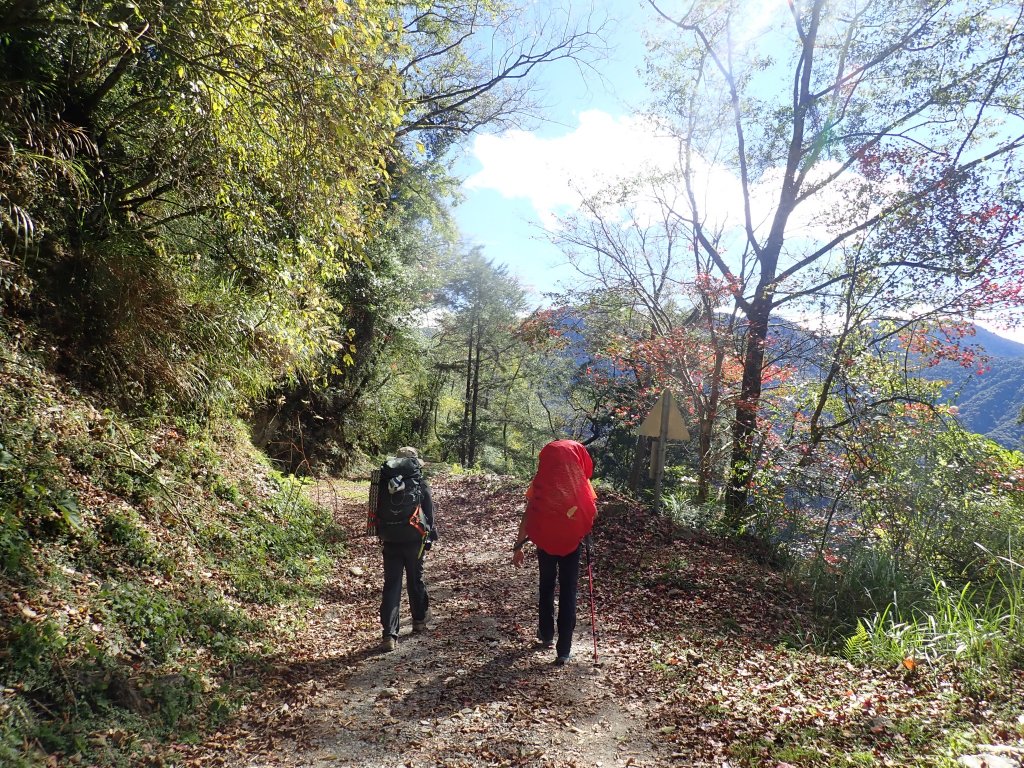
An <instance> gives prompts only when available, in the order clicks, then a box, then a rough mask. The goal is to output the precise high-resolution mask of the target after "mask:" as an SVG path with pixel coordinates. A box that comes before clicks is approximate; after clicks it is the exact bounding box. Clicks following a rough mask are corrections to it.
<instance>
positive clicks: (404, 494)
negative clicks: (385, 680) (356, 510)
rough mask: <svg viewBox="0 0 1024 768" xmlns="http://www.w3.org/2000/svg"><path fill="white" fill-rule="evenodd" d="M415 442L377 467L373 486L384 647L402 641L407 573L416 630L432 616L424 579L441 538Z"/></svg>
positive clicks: (373, 521)
mask: <svg viewBox="0 0 1024 768" xmlns="http://www.w3.org/2000/svg"><path fill="white" fill-rule="evenodd" d="M422 467H423V462H422V461H421V460H420V458H419V453H418V452H417V451H416V449H415V448H410V447H405V448H399V449H398V450H397V451H396V452H395V458H393V459H388V460H387V461H386V462H384V465H383V466H382V467H381V468H380V470H379V472H374V473H373V475H374V481H375V486H374V487H373V488H371V524H372V526H373V529H374V531H375V532H376V534H377V537H378V538H379V539H380V542H381V550H382V552H383V557H384V588H383V592H382V596H381V602H380V623H381V628H382V630H383V635H384V637H383V644H382V648H383V650H385V651H393V650H395V648H396V646H397V643H398V629H399V626H400V622H399V608H400V605H401V602H402V575H403V574H404V575H405V582H406V592H407V593H408V595H409V608H410V611H411V613H412V631H413V632H423V631H425V630H426V629H427V622H428V621H430V595H429V594H428V593H427V587H426V585H425V584H424V583H423V559H424V556H425V555H426V553H427V552H428V551H429V550H430V548H431V546H432V545H433V543H434V542H435V541H437V538H438V537H437V527H436V526H435V524H434V504H433V501H432V500H431V498H430V488H429V487H428V486H427V482H426V480H425V479H424V478H423V473H422V471H421V470H422Z"/></svg>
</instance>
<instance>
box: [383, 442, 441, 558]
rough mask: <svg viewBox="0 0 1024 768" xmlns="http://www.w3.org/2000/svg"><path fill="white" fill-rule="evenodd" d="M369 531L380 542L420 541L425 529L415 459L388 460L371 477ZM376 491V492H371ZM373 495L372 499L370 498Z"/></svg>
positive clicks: (424, 536) (425, 522)
mask: <svg viewBox="0 0 1024 768" xmlns="http://www.w3.org/2000/svg"><path fill="white" fill-rule="evenodd" d="M374 475H376V476H377V477H376V482H375V483H373V487H371V489H370V499H371V513H372V515H373V528H374V531H375V532H376V534H377V536H378V537H380V540H381V541H386V542H390V543H396V544H406V543H412V542H416V541H422V540H423V539H424V538H426V536H427V533H429V529H428V527H427V520H426V517H425V515H424V514H423V473H422V472H421V471H420V464H419V462H418V461H416V459H407V458H396V459H388V460H387V461H386V462H384V464H383V465H382V466H381V468H380V469H379V470H377V471H375V472H374V473H373V475H371V481H372V480H373V479H374V478H373V476H374ZM374 491H376V493H374ZM374 496H376V499H374Z"/></svg>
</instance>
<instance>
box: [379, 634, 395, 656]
mask: <svg viewBox="0 0 1024 768" xmlns="http://www.w3.org/2000/svg"><path fill="white" fill-rule="evenodd" d="M397 647H398V641H397V640H396V639H395V638H393V637H392V636H391V635H388V636H387V637H385V638H384V640H383V641H381V644H380V649H381V650H382V651H383V652H384V653H388V652H390V651H393V650H395V648H397Z"/></svg>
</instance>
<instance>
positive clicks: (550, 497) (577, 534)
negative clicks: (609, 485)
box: [512, 440, 597, 665]
mask: <svg viewBox="0 0 1024 768" xmlns="http://www.w3.org/2000/svg"><path fill="white" fill-rule="evenodd" d="M593 471H594V463H593V461H592V460H591V458H590V454H589V453H588V452H587V449H586V448H585V447H584V446H583V445H582V444H581V443H578V442H576V441H575V440H555V441H553V442H550V443H548V444H547V445H545V446H544V447H543V448H542V449H541V451H540V455H539V456H538V458H537V474H536V475H534V477H533V481H532V482H531V483H530V487H529V488H528V489H527V490H526V510H525V511H524V512H523V518H522V520H521V521H520V523H519V532H518V533H517V535H516V542H515V546H513V548H512V552H513V554H512V565H514V566H516V567H519V566H521V565H522V564H523V561H524V560H525V558H526V555H525V553H524V552H523V545H524V544H525V543H526V542H527V541H532V542H533V543H534V546H536V547H537V565H538V569H539V572H540V584H539V590H538V592H539V594H538V600H537V614H538V615H537V642H538V644H540V645H541V646H543V647H544V648H550V647H551V646H552V643H553V641H554V639H555V627H556V622H555V584H556V583H557V584H558V621H557V628H558V642H557V645H556V646H555V653H556V657H555V663H556V664H558V665H562V664H565V663H566V662H567V661H568V660H569V655H570V652H571V651H572V635H573V631H574V630H575V629H576V592H577V584H578V581H579V567H580V550H581V548H582V547H581V544H582V542H583V540H584V539H585V538H586V537H587V536H589V534H590V530H591V528H592V527H593V525H594V517H595V516H596V514H597V494H595V493H594V488H593V486H592V485H591V484H590V476H591V475H592V474H593Z"/></svg>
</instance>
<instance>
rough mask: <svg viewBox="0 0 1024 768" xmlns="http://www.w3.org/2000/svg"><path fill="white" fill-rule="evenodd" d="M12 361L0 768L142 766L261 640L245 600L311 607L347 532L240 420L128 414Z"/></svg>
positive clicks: (236, 696)
mask: <svg viewBox="0 0 1024 768" xmlns="http://www.w3.org/2000/svg"><path fill="white" fill-rule="evenodd" d="M25 365H26V367H25V368H18V369H11V368H5V362H4V358H0V376H9V375H16V374H17V375H18V376H19V378H18V380H17V382H18V386H14V387H4V388H0V607H2V610H0V765H3V766H5V768H6V766H12V768H37V767H38V766H45V765H48V764H49V763H48V761H49V760H50V759H51V756H53V757H54V758H55V759H56V760H57V762H58V764H62V765H63V764H66V763H67V761H68V759H69V758H70V756H71V755H74V754H79V755H80V756H81V757H80V758H79V762H80V763H81V764H83V765H95V766H102V767H103V768H108V767H114V766H118V767H119V766H125V768H127V767H128V766H138V765H144V764H146V761H147V759H148V758H147V755H150V754H152V753H154V752H155V750H156V748H155V746H154V745H155V744H157V743H159V742H161V741H164V740H168V739H172V738H173V739H175V740H184V741H187V740H190V739H194V738H197V737H198V734H200V733H201V732H203V731H204V730H206V729H209V728H211V727H216V725H217V724H218V723H220V722H223V721H224V719H225V718H226V717H227V716H229V715H230V713H231V712H232V711H233V710H234V708H235V707H236V706H237V705H238V703H239V701H241V699H242V698H243V697H244V696H245V695H246V693H247V692H246V691H244V690H243V689H241V688H239V687H236V686H237V683H235V682H233V681H232V682H231V683H230V684H227V683H225V682H224V681H223V680H222V679H221V677H220V676H219V671H220V669H222V668H223V667H224V666H225V665H227V664H229V663H231V662H235V661H238V660H243V659H247V658H251V657H252V656H254V655H259V654H261V653H265V652H268V651H270V650H272V643H273V641H274V635H273V634H272V632H271V630H270V629H269V628H267V627H265V626H264V625H263V624H262V622H261V621H259V620H258V619H256V618H255V615H256V612H255V611H254V610H253V606H254V604H258V603H281V602H287V603H291V602H304V601H308V600H310V599H312V596H313V595H314V594H315V592H316V590H317V588H318V586H319V585H321V584H322V583H323V582H324V580H325V579H326V577H327V575H328V574H329V572H330V569H331V567H332V564H333V558H334V557H335V556H337V555H338V554H339V553H340V552H342V550H343V546H344V536H343V532H342V531H340V530H338V529H337V527H336V526H335V524H334V522H333V520H332V519H331V516H330V515H329V513H328V512H326V511H325V510H324V509H322V508H320V507H317V506H315V505H314V504H312V503H310V502H309V501H308V499H307V498H306V488H305V486H303V485H302V484H301V483H299V482H298V481H296V480H294V479H292V478H289V477H285V476H282V475H280V474H278V473H276V472H274V471H273V470H272V469H270V467H269V466H268V465H267V463H266V462H265V461H264V460H261V459H259V458H258V457H257V456H256V454H255V452H254V451H253V450H252V448H251V446H250V445H248V443H247V441H246V439H245V436H244V431H243V430H242V428H241V427H240V426H239V425H237V424H233V423H229V422H218V423H214V424H210V425H208V426H207V427H205V428H199V427H197V426H196V425H192V424H189V425H185V426H186V428H182V427H181V425H167V424H164V423H162V422H159V421H156V420H151V421H146V420H141V419H135V420H130V419H128V418H126V417H124V416H122V415H119V414H117V413H115V412H112V411H109V410H105V409H103V408H101V407H98V406H96V405H94V404H91V403H89V402H87V401H85V400H82V399H80V398H77V396H74V397H73V396H72V395H69V394H68V392H67V391H65V390H66V388H64V387H62V386H61V385H60V384H59V383H57V382H55V381H51V380H48V379H47V377H46V376H45V375H44V374H42V372H41V371H39V370H37V369H34V368H32V366H31V363H30V362H27V361H25ZM26 370H27V371H28V373H27V374H26V373H25V371H26ZM19 372H20V373H19ZM225 679H226V678H225Z"/></svg>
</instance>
